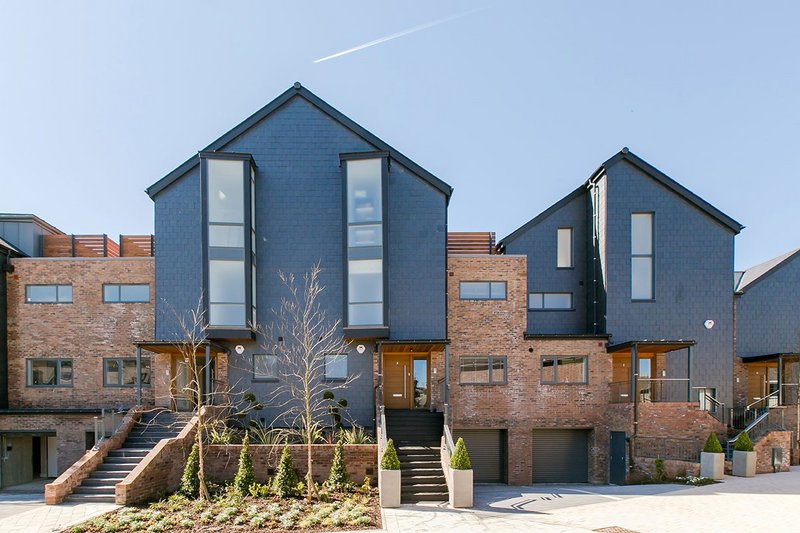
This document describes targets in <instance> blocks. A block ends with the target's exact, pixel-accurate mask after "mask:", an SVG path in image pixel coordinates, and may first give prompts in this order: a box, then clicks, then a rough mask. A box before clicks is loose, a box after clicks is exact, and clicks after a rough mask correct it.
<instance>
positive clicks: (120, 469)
mask: <svg viewBox="0 0 800 533" xmlns="http://www.w3.org/2000/svg"><path fill="white" fill-rule="evenodd" d="M137 464H139V463H127V464H121V465H120V464H114V463H103V464H101V465H99V466H98V467H97V468H96V469H95V472H104V473H106V474H111V473H114V474H123V475H125V476H127V475H128V474H130V473H131V470H133V469H134V468H136V465H137Z"/></svg>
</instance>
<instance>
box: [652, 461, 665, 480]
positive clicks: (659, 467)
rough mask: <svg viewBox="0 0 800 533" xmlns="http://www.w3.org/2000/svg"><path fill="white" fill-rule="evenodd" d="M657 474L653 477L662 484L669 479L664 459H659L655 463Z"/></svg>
mask: <svg viewBox="0 0 800 533" xmlns="http://www.w3.org/2000/svg"><path fill="white" fill-rule="evenodd" d="M654 467H655V470H656V473H655V474H654V475H653V481H655V482H657V483H662V482H664V481H666V479H667V469H666V468H665V466H664V459H662V458H660V457H659V458H658V459H656V461H655V463H654Z"/></svg>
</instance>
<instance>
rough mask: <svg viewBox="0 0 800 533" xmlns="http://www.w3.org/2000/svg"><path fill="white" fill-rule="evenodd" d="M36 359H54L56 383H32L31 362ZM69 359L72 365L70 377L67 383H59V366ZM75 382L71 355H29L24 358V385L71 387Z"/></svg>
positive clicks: (49, 360) (48, 360)
mask: <svg viewBox="0 0 800 533" xmlns="http://www.w3.org/2000/svg"><path fill="white" fill-rule="evenodd" d="M36 361H47V362H51V361H54V362H55V363H56V383H55V384H53V385H50V384H47V383H33V379H32V378H33V363H34V362H36ZM66 361H69V363H70V366H72V379H70V382H69V384H62V383H61V366H62V364H63V363H64V362H66ZM74 382H75V364H74V362H73V360H72V358H71V357H52V358H51V357H31V358H30V359H26V360H25V386H26V387H34V388H41V387H43V388H56V387H59V388H71V387H72V386H73V383H74Z"/></svg>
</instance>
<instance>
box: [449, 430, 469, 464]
mask: <svg viewBox="0 0 800 533" xmlns="http://www.w3.org/2000/svg"><path fill="white" fill-rule="evenodd" d="M450 468H452V469H453V470H472V463H470V461H469V454H467V445H466V444H464V439H462V438H461V437H458V441H456V449H455V451H454V452H453V455H452V457H450Z"/></svg>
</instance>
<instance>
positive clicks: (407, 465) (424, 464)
mask: <svg viewBox="0 0 800 533" xmlns="http://www.w3.org/2000/svg"><path fill="white" fill-rule="evenodd" d="M420 468H438V469H439V470H441V469H442V463H441V462H440V461H400V470H404V471H405V470H417V469H420Z"/></svg>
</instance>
